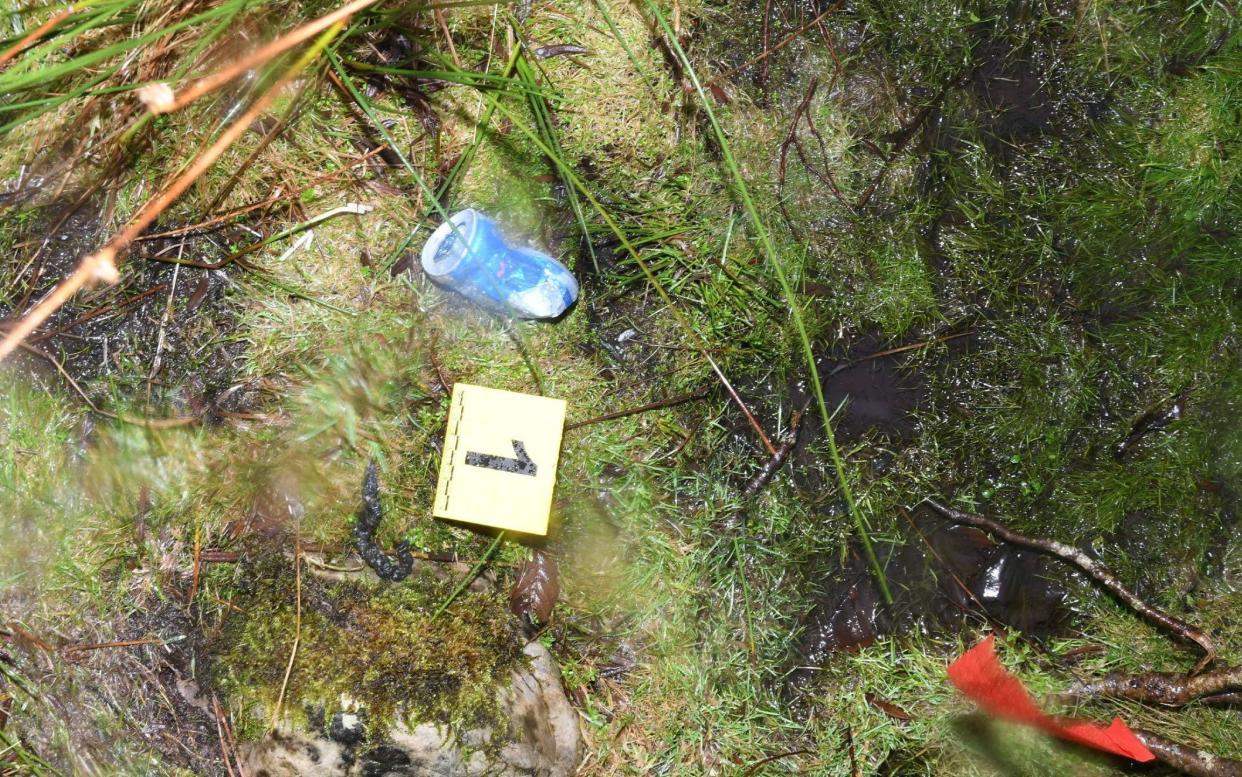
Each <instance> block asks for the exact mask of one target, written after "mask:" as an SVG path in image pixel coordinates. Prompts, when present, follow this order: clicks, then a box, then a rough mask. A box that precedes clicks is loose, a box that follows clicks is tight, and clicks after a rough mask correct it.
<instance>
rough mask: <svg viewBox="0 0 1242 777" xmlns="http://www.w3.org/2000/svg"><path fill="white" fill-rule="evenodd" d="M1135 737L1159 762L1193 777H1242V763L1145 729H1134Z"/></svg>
mask: <svg viewBox="0 0 1242 777" xmlns="http://www.w3.org/2000/svg"><path fill="white" fill-rule="evenodd" d="M1134 735H1135V736H1137V737H1138V738H1139V741H1140V742H1142V743H1143V744H1144V745H1146V746H1147V749H1148V750H1150V751H1151V752H1152V755H1154V756H1156V758H1157V759H1158V760H1160V761H1163V762H1164V763H1166V764H1168V765H1169V766H1172V767H1173V768H1174V769H1177V770H1178V771H1181V772H1184V773H1186V774H1189V775H1191V776H1192V777H1242V762H1239V761H1234V760H1231V759H1228V758H1221V757H1219V756H1216V755H1213V754H1212V753H1207V752H1204V751H1202V750H1197V749H1195V748H1193V747H1188V746H1186V745H1180V744H1178V743H1177V742H1173V741H1170V740H1168V739H1165V738H1164V737H1162V736H1160V735H1159V734H1155V733H1152V732H1151V731H1147V730H1145V729H1141V728H1136V729H1134Z"/></svg>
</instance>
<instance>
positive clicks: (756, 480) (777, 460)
mask: <svg viewBox="0 0 1242 777" xmlns="http://www.w3.org/2000/svg"><path fill="white" fill-rule="evenodd" d="M809 404H810V402H809V401H808V402H804V403H802V407H799V408H798V409H797V410H795V411H794V412H793V415H792V416H790V418H789V429H787V430H786V431H785V435H784V437H783V438H781V444H780V447H779V448H777V449H776V453H773V454H772V456H771V458H769V459H768V460H767V461H766V462H765V463H764V465H763V467H761V468H760V469H759V471H758V472H756V473H755V476H754V477H753V478H751V479H750V481H749V482H748V483H747V484H746V487H745V488H743V489H742V496H744V497H747V498H749V497H752V496H754V495H756V494H758V493H759V492H760V491H762V490H763V488H764V486H766V485H767V484H768V482H769V481H771V480H772V478H773V477H774V476H775V475H776V473H777V472H779V471H780V469H781V467H783V466H784V465H785V461H786V460H787V459H788V458H789V454H790V453H792V452H793V449H794V447H795V446H797V444H798V430H799V429H800V428H801V426H802V415H803V414H804V413H805V412H806V409H807V407H808V406H809Z"/></svg>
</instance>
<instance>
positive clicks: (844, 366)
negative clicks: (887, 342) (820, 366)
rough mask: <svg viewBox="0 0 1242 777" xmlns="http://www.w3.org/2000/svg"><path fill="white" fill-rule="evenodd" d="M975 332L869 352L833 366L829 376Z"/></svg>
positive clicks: (968, 330)
mask: <svg viewBox="0 0 1242 777" xmlns="http://www.w3.org/2000/svg"><path fill="white" fill-rule="evenodd" d="M974 333H975V330H973V329H967V330H966V331H965V332H958V333H956V334H951V335H942V336H940V337H932V338H930V339H927V340H920V341H919V342H917V343H910V344H909V345H899V346H897V347H896V348H885V349H884V350H883V351H876V352H875V353H869V354H866V355H865V356H859V357H858V358H857V359H850V360H849V361H847V362H843V363H841V364H839V365H837V366H836V367H833V368H832V372H830V373H829V376H832V375H836V374H837V373H838V372H844V371H845V370H848V369H849V368H851V367H856V366H858V365H859V364H862V363H863V362H869V361H871V360H873V359H883V358H884V357H885V356H896V355H897V354H899V353H906V352H907V351H918V350H921V349H923V348H927V347H929V346H932V345H935V344H936V343H947V342H948V341H950V340H957V339H958V338H961V337H970V336H971V335H973V334H974Z"/></svg>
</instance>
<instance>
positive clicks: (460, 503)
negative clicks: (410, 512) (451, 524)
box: [432, 383, 565, 534]
mask: <svg viewBox="0 0 1242 777" xmlns="http://www.w3.org/2000/svg"><path fill="white" fill-rule="evenodd" d="M564 428H565V400H563V399H549V398H548V397H537V396H534V395H531V394H517V393H514V392H512V391H501V390H499V389H492V388H484V387H482V386H471V385H469V384H466V383H457V384H455V385H454V386H453V401H452V403H451V404H450V405H449V415H448V432H447V433H446V434H445V435H444V455H443V456H442V457H441V458H440V479H439V481H438V482H437V483H436V503H435V507H434V509H433V510H432V513H433V514H434V515H435V516H436V517H437V518H448V519H449V520H453V521H463V522H465V523H474V524H478V525H480V526H494V527H495V528H497V529H507V530H510V531H518V532H525V533H527V534H547V533H548V514H549V513H550V512H551V511H552V488H553V487H554V486H555V485H556V463H557V459H559V458H560V455H561V434H562V432H563V431H564Z"/></svg>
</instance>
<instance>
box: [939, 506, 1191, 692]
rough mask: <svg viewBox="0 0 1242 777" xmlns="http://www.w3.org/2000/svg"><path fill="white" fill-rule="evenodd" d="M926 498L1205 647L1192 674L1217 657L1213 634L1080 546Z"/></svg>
mask: <svg viewBox="0 0 1242 777" xmlns="http://www.w3.org/2000/svg"><path fill="white" fill-rule="evenodd" d="M924 501H925V502H926V504H927V505H928V506H929V507H931V508H932V509H933V510H935V511H936V512H938V513H940V514H941V515H943V516H944V517H946V518H948V519H950V520H952V521H956V522H957V523H964V524H967V525H969V526H974V527H975V528H977V529H982V530H984V531H986V532H989V533H991V534H994V535H996V536H997V537H999V538H1000V539H1002V540H1004V541H1005V542H1009V543H1012V544H1014V545H1023V546H1025V547H1028V548H1033V549H1035V550H1038V551H1040V552H1041V553H1047V554H1049V555H1052V556H1056V557H1057V558H1059V559H1061V560H1062V561H1066V562H1068V563H1070V564H1073V565H1074V566H1076V567H1078V568H1079V569H1080V570H1082V571H1083V572H1084V573H1086V574H1087V575H1088V576H1089V577H1090V578H1091V579H1093V580H1095V581H1096V582H1097V583H1099V584H1100V585H1102V586H1104V588H1106V589H1108V591H1109V592H1110V593H1112V594H1113V595H1114V596H1116V597H1117V598H1118V599H1120V600H1121V601H1122V602H1124V603H1125V604H1126V605H1127V606H1129V607H1130V608H1131V609H1133V610H1134V611H1135V612H1137V613H1138V614H1139V615H1142V616H1143V617H1144V618H1146V619H1147V620H1149V621H1151V622H1152V623H1155V624H1156V625H1158V626H1160V627H1162V628H1164V629H1166V630H1167V631H1170V632H1172V633H1174V634H1176V635H1177V636H1179V637H1181V638H1182V639H1184V640H1187V641H1188V642H1193V643H1195V644H1196V645H1198V646H1199V647H1200V648H1202V649H1203V657H1202V658H1200V659H1199V662H1198V663H1197V664H1195V666H1194V668H1193V669H1191V671H1190V675H1192V676H1193V675H1197V674H1199V672H1201V671H1202V670H1203V668H1204V667H1206V666H1207V665H1208V664H1210V663H1212V661H1213V659H1215V658H1216V646H1215V645H1214V644H1213V643H1212V639H1211V637H1209V636H1208V635H1207V633H1206V632H1204V631H1203V630H1202V629H1200V628H1198V627H1197V626H1192V625H1191V624H1189V623H1186V622H1185V621H1183V620H1181V619H1179V618H1175V617H1173V616H1172V615H1169V614H1168V613H1166V612H1164V611H1163V610H1159V609H1156V608H1155V607H1152V606H1151V605H1150V604H1148V603H1147V602H1144V601H1143V600H1142V599H1140V598H1139V597H1138V595H1137V594H1135V593H1134V592H1133V591H1131V590H1130V589H1129V588H1127V587H1126V586H1125V585H1124V584H1123V583H1122V582H1121V581H1120V580H1118V579H1117V576H1116V575H1114V574H1113V573H1112V572H1111V571H1110V570H1109V569H1108V568H1107V567H1106V566H1104V565H1103V564H1101V563H1100V562H1099V561H1096V560H1095V559H1093V558H1091V557H1090V556H1088V555H1087V554H1086V553H1083V552H1082V551H1081V550H1079V549H1078V548H1075V547H1073V546H1070V545H1066V544H1065V543H1062V542H1057V541H1056V540H1045V539H1039V538H1036V537H1027V536H1026V535H1025V534H1019V533H1017V532H1016V531H1013V530H1012V529H1010V528H1009V527H1007V526H1005V525H1003V524H1001V523H998V522H996V521H993V520H992V519H990V518H985V517H983V516H982V515H975V514H973V513H966V512H962V511H961V510H955V509H953V508H952V507H947V506H945V505H942V504H940V503H939V502H936V501H935V500H933V499H927V500H924Z"/></svg>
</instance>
